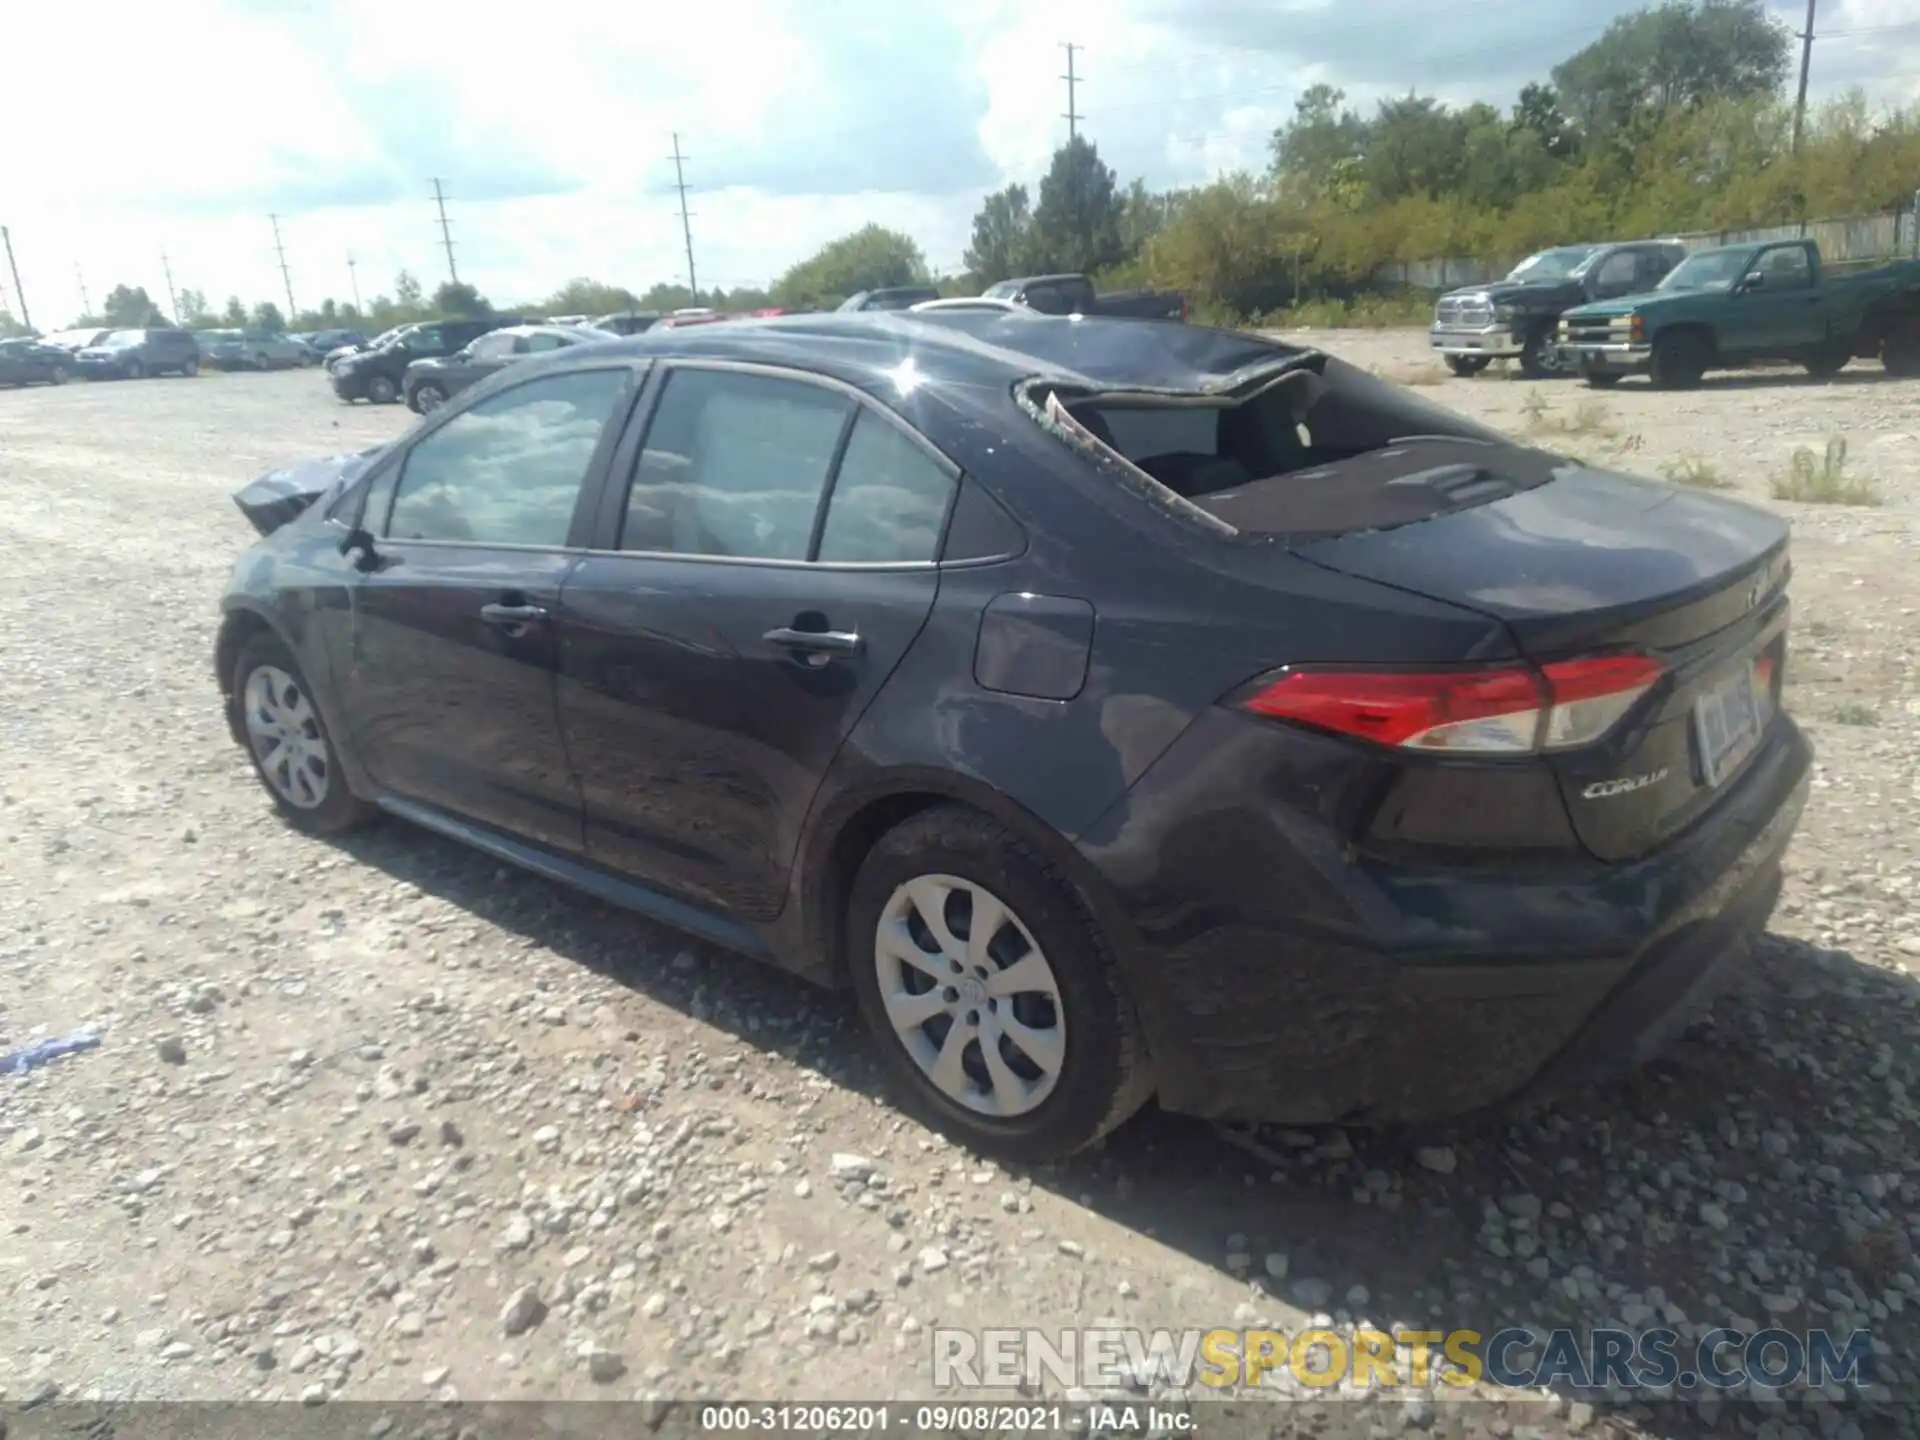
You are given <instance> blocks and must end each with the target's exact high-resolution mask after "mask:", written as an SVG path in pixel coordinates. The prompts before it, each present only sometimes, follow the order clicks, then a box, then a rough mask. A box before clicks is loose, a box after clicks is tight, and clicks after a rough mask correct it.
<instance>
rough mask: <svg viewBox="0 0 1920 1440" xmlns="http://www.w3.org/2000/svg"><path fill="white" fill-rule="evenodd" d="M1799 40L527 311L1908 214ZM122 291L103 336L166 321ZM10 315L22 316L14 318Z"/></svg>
mask: <svg viewBox="0 0 1920 1440" xmlns="http://www.w3.org/2000/svg"><path fill="white" fill-rule="evenodd" d="M1791 40H1792V37H1791V34H1790V32H1789V31H1788V30H1787V29H1786V28H1785V27H1784V26H1783V25H1781V24H1779V23H1778V22H1776V21H1774V20H1773V19H1771V18H1770V17H1769V16H1768V15H1767V14H1766V11H1765V9H1764V7H1763V5H1762V3H1761V0H1661V3H1656V4H1653V5H1649V6H1648V7H1646V8H1644V9H1642V10H1639V11H1636V12H1634V13H1633V14H1630V15H1627V16H1623V17H1622V18H1620V19H1618V20H1616V21H1615V22H1614V23H1613V24H1612V25H1611V26H1610V27H1609V28H1608V29H1607V30H1606V31H1605V33H1603V34H1602V35H1601V36H1600V37H1599V38H1598V39H1597V40H1595V41H1594V42H1592V43H1591V44H1589V45H1587V46H1586V47H1584V48H1583V49H1581V50H1579V51H1578V52H1576V53H1575V54H1573V55H1571V56H1569V57H1567V59H1565V60H1564V61H1562V62H1561V63H1560V64H1558V65H1556V66H1554V67H1553V69H1552V70H1551V72H1550V74H1549V75H1548V76H1546V77H1543V78H1541V79H1539V80H1537V81H1534V82H1533V83H1530V84H1528V85H1526V86H1524V87H1523V88H1522V89H1521V91H1520V93H1519V95H1518V97H1517V98H1516V99H1515V101H1514V103H1513V104H1512V105H1511V107H1509V108H1508V109H1506V110H1501V109H1499V108H1497V107H1495V106H1493V105H1490V104H1486V103H1484V102H1476V103H1474V104H1470V105H1465V106H1450V105H1447V104H1446V103H1444V102H1442V101H1440V100H1438V99H1436V98H1434V97H1431V96H1423V95H1420V94H1417V93H1414V92H1409V93H1408V94H1406V95H1404V96H1395V97H1392V98H1389V99H1386V100H1382V101H1380V102H1379V103H1378V104H1377V105H1375V106H1374V107H1373V110H1372V111H1371V113H1363V112H1362V111H1361V110H1360V109H1359V108H1357V107H1355V106H1353V105H1351V104H1349V103H1348V100H1347V97H1346V95H1345V94H1343V93H1342V92H1341V91H1340V90H1338V89H1335V88H1333V87H1330V86H1327V85H1315V86H1313V87H1311V88H1310V89H1308V90H1307V91H1306V92H1305V93H1304V94H1302V95H1301V96H1300V98H1299V99H1298V100H1297V101H1296V102H1295V105H1294V109H1293V114H1292V116H1291V117H1290V118H1289V119H1288V121H1287V122H1286V123H1285V124H1283V125H1281V126H1280V127H1279V128H1278V129H1277V130H1275V131H1274V133H1273V136H1272V139H1271V144H1270V152H1269V157H1268V163H1267V165H1266V166H1265V167H1264V168H1263V169H1261V170H1260V171H1258V172H1240V173H1235V174H1229V175H1223V176H1220V177H1218V178H1216V179H1215V180H1213V181H1212V182H1211V183H1209V184H1206V185H1203V186H1198V187H1194V188H1191V189H1183V190H1173V191H1158V192H1157V191H1154V190H1152V189H1150V188H1149V187H1148V186H1147V185H1146V184H1145V183H1144V182H1143V181H1141V180H1138V179H1135V180H1133V181H1132V182H1131V183H1130V184H1126V185H1122V184H1121V183H1120V182H1119V179H1118V176H1117V175H1116V173H1115V171H1114V170H1113V168H1112V167H1111V166H1109V165H1107V164H1106V162H1105V161H1103V160H1102V159H1101V158H1100V152H1099V149H1098V147H1097V145H1096V144H1094V143H1093V142H1092V141H1090V140H1088V139H1087V138H1086V137H1084V136H1076V137H1075V138H1073V139H1072V140H1070V141H1069V142H1068V143H1067V144H1065V145H1063V146H1061V147H1060V148H1059V149H1058V150H1056V151H1055V152H1054V155H1053V157H1052V162H1051V164H1050V165H1049V167H1048V169H1047V171H1046V173H1045V174H1044V175H1042V176H1041V177H1039V180H1038V182H1037V184H1036V185H1035V186H1034V188H1033V189H1032V190H1029V188H1028V187H1027V186H1026V185H1024V184H1012V185H1008V186H1007V187H1006V188H1005V189H1003V190H1000V191H997V192H996V193H994V194H991V195H988V196H987V197H985V199H984V201H983V202H982V204H981V206H980V208H979V210H978V212H977V213H976V214H975V216H974V220H973V227H972V235H971V238H970V241H969V244H968V246H967V249H966V255H965V266H966V270H965V272H964V273H963V274H960V275H953V276H936V275H935V274H934V273H933V272H932V270H931V268H930V267H929V266H928V264H927V260H926V256H925V253H924V252H923V251H922V250H921V248H920V246H919V245H918V244H917V243H916V242H915V241H914V240H913V238H912V237H911V236H908V235H905V234H902V233H901V232H899V231H896V230H890V229H887V228H885V227H883V226H879V225H867V226H864V227H863V228H861V229H859V230H857V231H854V232H853V233H852V234H849V235H844V236H841V237H839V238H838V239H835V240H832V241H830V242H828V243H827V244H826V245H825V246H823V247H822V248H821V249H820V250H819V251H817V252H816V253H814V254H813V255H810V256H808V257H806V258H805V259H802V260H800V261H798V262H796V263H795V264H793V265H791V266H790V267H788V269H787V270H786V271H784V272H783V273H782V274H781V275H780V276H779V277H778V278H777V279H775V280H774V281H773V283H772V284H771V285H769V286H768V287H766V288H765V289H755V288H746V289H737V290H731V291H728V290H706V291H700V292H697V293H696V292H695V291H693V290H690V289H688V288H687V287H686V286H683V285H677V284H657V285H654V286H652V287H651V288H650V289H648V290H646V291H643V292H640V293H638V294H636V293H634V292H633V291H630V290H627V289H625V288H623V287H620V286H617V285H610V284H606V283H603V282H600V281H596V280H591V279H586V278H579V279H574V280H571V281H569V282H567V284H565V285H563V286H561V287H560V288H559V289H558V290H556V291H555V292H554V293H553V294H552V295H550V296H548V297H546V298H545V299H544V300H541V301H537V302H534V303H531V304H528V305H524V306H514V307H511V308H510V310H509V311H508V313H528V314H543V315H553V314H588V315H593V314H603V313H608V312H612V311H620V310H655V311H668V310H673V309H678V308H682V307H686V306H693V305H706V306H712V307H713V308H715V309H720V310H753V309H762V308H768V307H780V308H784V309H790V310H799V309H815V308H827V307H830V306H832V305H834V304H837V303H838V302H839V301H840V300H842V299H844V298H845V297H847V296H848V295H851V294H853V293H854V292H856V291H860V290H867V289H875V288H879V287H883V286H893V285H909V284H935V285H937V286H938V287H939V288H940V289H941V291H942V293H946V294H976V293H978V292H979V291H980V290H981V289H983V288H984V287H986V286H987V285H991V284H993V283H994V282H995V281H998V280H1002V279H1005V278H1007V277H1009V276H1012V275H1019V274H1034V273H1044V272H1049V271H1085V272H1088V273H1090V274H1092V275H1093V276H1094V277H1095V280H1096V283H1098V284H1100V285H1101V286H1103V287H1104V288H1122V287H1128V286H1151V287H1156V288H1165V289H1174V290H1179V291H1181V292H1183V293H1184V294H1186V295H1187V297H1188V298H1189V300H1190V301H1191V302H1192V305H1193V308H1194V311H1195V313H1196V315H1198V316H1199V317H1202V318H1209V319H1217V320H1227V321H1237V320H1242V319H1248V318H1254V317H1262V316H1269V315H1273V314H1275V312H1279V311H1283V310H1287V309H1289V308H1294V309H1296V310H1297V309H1298V308H1299V307H1302V306H1306V305H1310V304H1317V305H1318V306H1320V308H1322V309H1330V310H1331V311H1332V312H1333V313H1332V315H1331V317H1330V318H1339V317H1340V316H1341V315H1346V316H1349V317H1351V316H1355V315H1359V314H1364V313H1365V311H1366V308H1367V306H1368V305H1369V304H1370V303H1372V302H1373V300H1374V299H1375V297H1376V296H1377V292H1378V286H1377V283H1376V277H1377V276H1378V275H1379V274H1380V272H1381V271H1382V269H1383V268H1384V267H1386V266H1388V265H1391V264H1392V263H1394V262H1404V261H1418V260H1432V259H1439V258H1442V257H1480V258H1487V259H1517V258H1519V257H1520V256H1521V255H1524V254H1526V253H1528V252H1530V251H1532V250H1535V249H1539V248H1541V247H1543V246H1547V245H1552V244H1557V243H1565V242H1569V241H1575V240H1587V239H1607V238H1628V237H1640V236H1650V235H1660V234H1674V233H1682V232H1687V231H1696V230H1711V229H1718V228H1730V227H1738V226H1746V225H1762V224H1779V223H1786V222H1791V221H1794V220H1801V219H1816V218H1820V217H1823V216H1829V215H1846V214H1859V213H1865V212H1870V211H1876V210H1888V209H1895V208H1900V207H1904V206H1906V205H1908V204H1910V203H1912V199H1913V195H1914V192H1915V188H1916V186H1920V106H1910V107H1906V108H1900V109H1892V110H1887V111H1884V112H1881V113H1874V112H1872V111H1871V110H1870V109H1869V107H1868V106H1867V104H1866V102H1865V100H1864V99H1863V98H1862V97H1861V96H1860V95H1859V94H1858V93H1857V92H1856V93H1852V94H1849V95H1846V96H1843V97H1842V98H1840V99H1838V100H1835V101H1832V102H1829V103H1828V104H1826V105H1825V106H1823V107H1821V108H1820V109H1819V110H1818V111H1817V112H1816V113H1815V114H1814V115H1812V116H1811V117H1809V119H1808V124H1807V126H1806V130H1805V134H1804V136H1803V137H1802V139H1801V143H1800V144H1799V146H1798V147H1797V148H1796V147H1795V145H1794V143H1793V140H1794V129H1795V127H1794V117H1793V110H1792V106H1791V105H1790V104H1789V103H1788V102H1787V101H1786V100H1785V98H1784V88H1785V86H1786V84H1787V81H1788V80H1789V78H1790V75H1791V71H1792V60H1793V53H1792V44H1791ZM179 308H180V312H181V314H180V321H181V323H182V324H185V325H188V326H191V327H193V328H205V327H211V326H235V327H238V326H242V325H246V326H251V327H254V328H259V329H265V330H281V329H294V330H316V329H333V328H343V329H363V330H364V329H385V328H387V327H389V326H392V325H396V324H401V323H404V322H406V321H410V320H420V319H427V318H431V317H434V316H448V315H470V314H486V313H489V312H490V311H491V308H492V307H491V306H490V305H489V303H488V301H487V300H486V298H485V297H484V296H482V295H480V294H479V292H478V291H476V290H475V289H474V288H473V287H472V286H470V285H464V284H458V285H456V284H453V283H451V282H449V283H447V284H444V285H442V286H440V287H439V288H438V289H437V290H436V291H434V292H433V294H432V295H431V296H428V295H427V294H426V293H425V291H424V290H423V287H422V286H421V284H420V282H419V281H418V280H417V279H415V278H414V277H413V276H412V275H411V274H409V273H408V272H405V271H402V272H401V273H400V275H399V276H397V277H396V279H395V281H394V285H393V291H392V294H391V295H386V294H382V295H379V296H376V297H375V298H374V300H373V302H372V303H371V304H370V305H368V306H367V307H366V310H365V311H364V313H363V312H362V311H361V310H359V309H358V308H356V307H354V306H352V305H346V304H341V303H339V302H336V301H333V300H328V301H325V302H324V303H323V304H322V305H321V306H320V307H319V308H318V309H317V310H310V311H303V312H301V313H300V314H298V315H295V316H292V317H286V316H283V315H282V314H281V312H280V311H279V309H278V308H277V307H276V306H274V305H273V304H272V303H271V302H261V303H259V304H256V305H253V306H251V307H249V306H245V305H243V304H242V302H241V301H240V300H239V298H238V297H232V298H229V299H228V301H227V302H226V306H225V308H224V309H221V310H219V311H217V312H216V311H215V310H213V309H212V308H210V307H209V305H208V303H207V301H206V298H205V297H204V296H203V295H201V294H199V293H198V292H196V291H191V290H188V291H182V292H181V294H180V297H179ZM163 318H164V317H163V316H162V315H161V312H160V310H159V308H158V307H157V306H156V305H155V304H154V303H153V301H152V300H151V299H149V298H148V296H147V294H146V292H145V291H144V290H141V289H139V288H131V289H130V288H128V287H126V286H118V287H116V288H115V289H114V291H113V292H112V293H111V294H110V295H109V296H108V298H107V301H106V304H105V306H104V307H103V309H102V311H101V313H100V315H98V316H90V317H86V319H85V320H83V321H82V322H81V323H83V324H84V323H92V322H96V321H97V322H98V323H101V324H112V325H127V326H133V325H144V324H152V323H158V321H159V320H160V319H163ZM4 323H5V316H4V315H0V325H3V324H4Z"/></svg>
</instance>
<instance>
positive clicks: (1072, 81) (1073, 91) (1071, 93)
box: [1060, 41, 1080, 144]
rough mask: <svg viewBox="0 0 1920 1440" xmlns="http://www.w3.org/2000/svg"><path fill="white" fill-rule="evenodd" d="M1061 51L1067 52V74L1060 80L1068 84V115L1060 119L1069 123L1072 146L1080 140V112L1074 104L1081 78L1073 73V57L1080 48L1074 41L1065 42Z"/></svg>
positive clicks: (1068, 130) (1068, 131) (1069, 136)
mask: <svg viewBox="0 0 1920 1440" xmlns="http://www.w3.org/2000/svg"><path fill="white" fill-rule="evenodd" d="M1060 48H1061V49H1063V50H1065V51H1066V52H1067V73H1066V74H1064V75H1062V76H1061V77H1060V78H1061V79H1062V80H1064V81H1066V82H1067V113H1066V114H1065V115H1062V116H1061V117H1060V118H1061V119H1062V120H1065V121H1066V122H1067V143H1068V144H1072V143H1073V142H1074V141H1075V140H1077V139H1079V138H1080V111H1079V109H1078V107H1077V106H1075V104H1074V100H1075V98H1076V96H1077V94H1078V90H1079V85H1080V77H1079V76H1077V75H1075V74H1074V73H1073V57H1074V54H1075V52H1077V51H1078V50H1079V49H1080V47H1079V46H1078V45H1075V44H1074V43H1073V42H1072V41H1066V42H1063V43H1062V45H1061V47H1060Z"/></svg>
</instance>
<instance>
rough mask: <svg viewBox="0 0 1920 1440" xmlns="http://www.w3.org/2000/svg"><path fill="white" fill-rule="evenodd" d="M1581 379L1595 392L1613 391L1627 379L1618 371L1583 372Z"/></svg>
mask: <svg viewBox="0 0 1920 1440" xmlns="http://www.w3.org/2000/svg"><path fill="white" fill-rule="evenodd" d="M1580 378H1581V379H1582V380H1584V381H1586V382H1587V384H1589V385H1591V386H1592V387H1593V388H1594V389H1595V390H1611V389H1612V388H1613V387H1614V386H1616V385H1618V384H1619V383H1620V382H1621V381H1622V380H1624V379H1626V378H1627V377H1626V376H1625V375H1622V374H1621V373H1620V372H1619V371H1618V370H1582V371H1581V372H1580Z"/></svg>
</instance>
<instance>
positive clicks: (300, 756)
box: [244, 665, 331, 810]
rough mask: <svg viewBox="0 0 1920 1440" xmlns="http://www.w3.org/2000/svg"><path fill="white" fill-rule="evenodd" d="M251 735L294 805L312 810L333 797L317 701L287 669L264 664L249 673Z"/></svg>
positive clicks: (263, 764)
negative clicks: (315, 710) (315, 702)
mask: <svg viewBox="0 0 1920 1440" xmlns="http://www.w3.org/2000/svg"><path fill="white" fill-rule="evenodd" d="M244 701H245V704H246V707H247V739H248V740H249V741H250V742H251V743H252V745H253V755H254V759H256V760H257V761H259V763H260V773H261V774H262V775H264V776H266V777H267V783H268V784H269V785H271V786H273V788H274V790H275V792H276V793H278V794H279V795H280V797H281V798H282V799H284V800H285V801H286V802H287V803H288V804H289V805H296V806H298V807H299V808H300V809H302V810H312V809H315V808H317V807H318V806H320V805H321V804H323V803H324V802H325V800H326V798H327V781H328V777H329V774H330V772H331V767H330V766H329V764H328V759H327V742H326V741H325V740H324V739H322V738H321V735H320V720H319V717H318V716H317V715H315V714H314V710H313V702H312V701H311V700H309V699H308V698H307V693H306V691H304V690H302V689H301V688H300V683H299V681H297V680H295V679H294V678H293V677H292V676H291V675H289V674H287V672H286V671H284V670H282V669H279V668H278V667H277V666H273V665H262V666H259V667H258V668H257V669H255V670H254V672H253V673H252V674H251V675H249V676H248V677H247V693H246V695H245V697H244Z"/></svg>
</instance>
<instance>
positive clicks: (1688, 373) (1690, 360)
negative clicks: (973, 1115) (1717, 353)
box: [1647, 330, 1713, 390]
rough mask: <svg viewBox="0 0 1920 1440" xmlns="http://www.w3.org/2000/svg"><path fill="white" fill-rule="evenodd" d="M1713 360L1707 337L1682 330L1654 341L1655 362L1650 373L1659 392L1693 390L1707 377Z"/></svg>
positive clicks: (1648, 369)
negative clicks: (1708, 367) (1709, 365)
mask: <svg viewBox="0 0 1920 1440" xmlns="http://www.w3.org/2000/svg"><path fill="white" fill-rule="evenodd" d="M1712 358H1713V355H1712V351H1711V349H1710V348H1709V346H1708V344H1707V341H1706V339H1705V337H1704V336H1702V335H1700V334H1698V333H1696V332H1694V331H1692V330H1679V331H1675V332H1674V333H1673V334H1670V335H1662V336H1661V337H1660V338H1659V339H1658V340H1655V341H1654V342H1653V360H1652V363H1651V364H1650V365H1649V366H1648V368H1647V373H1648V374H1649V375H1650V376H1652V378H1653V384H1654V388H1655V389H1657V390H1691V389H1693V388H1694V387H1695V386H1697V385H1698V384H1699V383H1700V382H1701V380H1703V379H1704V378H1705V377H1706V373H1707V365H1708V363H1709V362H1710V361H1711V360H1712Z"/></svg>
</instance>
